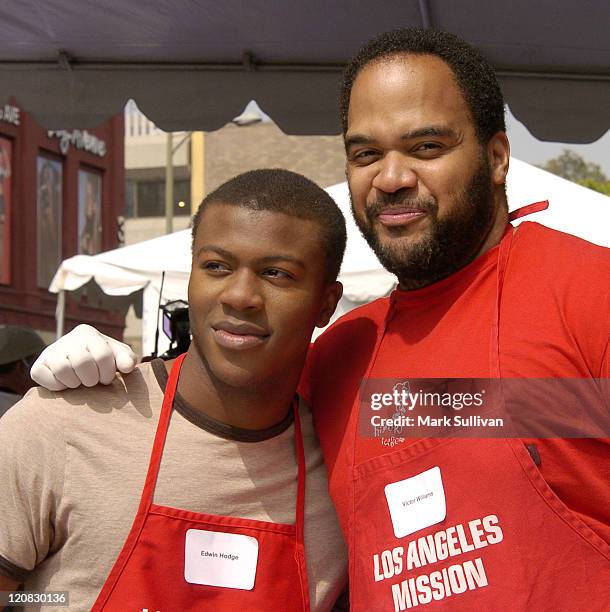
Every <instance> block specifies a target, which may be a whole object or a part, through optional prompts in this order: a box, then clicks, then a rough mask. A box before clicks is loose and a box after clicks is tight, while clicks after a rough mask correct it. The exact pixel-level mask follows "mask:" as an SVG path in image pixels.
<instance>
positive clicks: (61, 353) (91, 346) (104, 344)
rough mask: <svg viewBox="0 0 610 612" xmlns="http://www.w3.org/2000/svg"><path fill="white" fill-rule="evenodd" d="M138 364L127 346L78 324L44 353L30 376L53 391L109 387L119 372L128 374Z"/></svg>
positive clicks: (33, 367)
mask: <svg viewBox="0 0 610 612" xmlns="http://www.w3.org/2000/svg"><path fill="white" fill-rule="evenodd" d="M136 363H137V358H136V355H135V353H134V352H133V351H132V350H131V349H130V348H129V347H128V346H127V345H126V344H123V343H122V342H119V341H118V340H114V339H113V338H109V337H108V336H105V335H104V334H102V333H100V332H98V331H97V329H95V328H94V327H91V325H79V326H78V327H75V328H74V329H73V330H72V331H71V332H70V333H69V334H66V335H65V336H62V337H61V338H60V339H59V340H57V341H55V342H54V343H53V344H51V345H49V346H47V348H46V349H45V350H44V351H42V353H41V354H40V357H38V359H37V360H36V362H35V363H34V365H33V366H32V369H31V370H30V376H31V377H32V379H33V380H34V381H35V382H37V383H38V384H39V385H42V386H43V387H46V388H47V389H49V390H50V391H62V390H63V389H66V388H68V387H69V388H71V389H76V387H79V386H80V385H85V386H86V387H93V386H95V385H97V384H98V383H100V382H101V383H102V384H103V385H109V384H110V383H111V382H112V381H113V380H114V375H115V373H116V371H117V370H119V371H120V372H123V373H124V374H127V373H128V372H131V371H132V370H133V369H134V367H135V365H136Z"/></svg>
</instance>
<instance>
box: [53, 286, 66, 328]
mask: <svg viewBox="0 0 610 612" xmlns="http://www.w3.org/2000/svg"><path fill="white" fill-rule="evenodd" d="M65 314H66V292H65V291H64V290H63V289H60V290H59V292H58V293H57V306H56V307H55V325H56V327H55V330H56V331H55V335H56V339H57V340H59V339H60V338H61V337H62V336H63V335H64V318H65Z"/></svg>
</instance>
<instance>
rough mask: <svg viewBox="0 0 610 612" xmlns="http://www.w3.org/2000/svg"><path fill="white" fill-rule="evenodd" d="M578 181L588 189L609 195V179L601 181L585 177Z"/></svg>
mask: <svg viewBox="0 0 610 612" xmlns="http://www.w3.org/2000/svg"><path fill="white" fill-rule="evenodd" d="M578 183H579V184H580V185H582V186H583V187H588V188H589V189H593V190H594V191H599V192H600V193H603V194H604V195H607V196H610V181H606V182H605V183H603V182H601V181H596V180H594V179H592V178H587V179H584V180H582V181H578Z"/></svg>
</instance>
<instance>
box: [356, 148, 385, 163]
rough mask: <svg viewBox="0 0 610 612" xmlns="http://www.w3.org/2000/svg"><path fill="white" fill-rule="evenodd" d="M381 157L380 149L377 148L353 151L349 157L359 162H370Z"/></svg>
mask: <svg viewBox="0 0 610 612" xmlns="http://www.w3.org/2000/svg"><path fill="white" fill-rule="evenodd" d="M378 157H379V151H375V149H363V150H361V151H356V152H354V153H351V154H350V156H349V158H350V161H352V162H354V163H357V164H362V165H365V164H370V163H372V162H373V161H375V160H376V159H378Z"/></svg>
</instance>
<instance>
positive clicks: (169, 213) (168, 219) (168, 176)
mask: <svg viewBox="0 0 610 612" xmlns="http://www.w3.org/2000/svg"><path fill="white" fill-rule="evenodd" d="M173 137H174V135H173V133H172V132H167V135H166V141H165V147H166V148H165V233H166V234H171V233H172V232H173V231H174V219H173V217H174V160H173V157H174V144H173V143H174V138H173Z"/></svg>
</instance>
